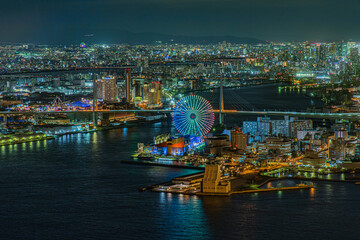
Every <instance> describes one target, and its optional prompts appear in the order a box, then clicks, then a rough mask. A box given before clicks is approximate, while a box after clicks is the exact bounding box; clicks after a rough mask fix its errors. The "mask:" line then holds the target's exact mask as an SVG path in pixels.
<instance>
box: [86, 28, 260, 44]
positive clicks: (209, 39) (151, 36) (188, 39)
mask: <svg viewBox="0 0 360 240" xmlns="http://www.w3.org/2000/svg"><path fill="white" fill-rule="evenodd" d="M106 35H108V37H106ZM105 39H107V41H108V42H109V43H126V44H131V45H136V44H156V43H159V42H161V43H179V44H216V43H219V42H223V41H225V42H228V43H237V44H258V43H266V41H263V40H259V39H256V38H250V37H235V36H200V37H199V36H196V37H195V36H182V35H168V34H161V33H154V32H144V33H133V32H128V31H121V32H118V33H112V34H111V35H110V34H101V35H94V36H92V37H91V38H88V37H85V36H84V41H85V42H86V41H87V40H89V41H90V42H103V41H104V40H105Z"/></svg>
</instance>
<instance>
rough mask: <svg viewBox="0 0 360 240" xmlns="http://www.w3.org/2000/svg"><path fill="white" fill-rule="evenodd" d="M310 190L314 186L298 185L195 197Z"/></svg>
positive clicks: (201, 194) (203, 194) (204, 194)
mask: <svg viewBox="0 0 360 240" xmlns="http://www.w3.org/2000/svg"><path fill="white" fill-rule="evenodd" d="M312 188H314V185H298V186H294V187H280V188H265V189H253V190H243V191H232V192H229V193H202V192H199V193H197V194H196V195H200V196H225V197H228V196H231V195H233V194H246V193H260V192H277V191H291V190H301V189H312Z"/></svg>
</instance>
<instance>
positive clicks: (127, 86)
mask: <svg viewBox="0 0 360 240" xmlns="http://www.w3.org/2000/svg"><path fill="white" fill-rule="evenodd" d="M125 97H126V101H127V102H131V100H132V99H131V70H130V69H125Z"/></svg>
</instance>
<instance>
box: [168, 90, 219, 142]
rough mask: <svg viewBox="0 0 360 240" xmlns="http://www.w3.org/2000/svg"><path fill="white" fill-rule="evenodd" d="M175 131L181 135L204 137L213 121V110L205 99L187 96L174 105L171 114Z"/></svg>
mask: <svg viewBox="0 0 360 240" xmlns="http://www.w3.org/2000/svg"><path fill="white" fill-rule="evenodd" d="M173 119H174V124H175V127H176V129H177V130H178V131H179V132H180V133H181V134H183V135H195V136H204V135H206V134H207V133H209V132H210V130H211V127H212V126H213V124H214V121H215V115H214V113H213V109H212V107H211V105H210V103H209V101H207V100H206V99H205V98H203V97H200V96H195V95H191V96H187V97H184V98H182V99H180V101H179V102H178V103H177V104H176V106H175V108H174V112H173Z"/></svg>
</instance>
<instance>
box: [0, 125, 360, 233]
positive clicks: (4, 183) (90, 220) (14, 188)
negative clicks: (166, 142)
mask: <svg viewBox="0 0 360 240" xmlns="http://www.w3.org/2000/svg"><path fill="white" fill-rule="evenodd" d="M171 129H172V130H174V129H173V127H172V125H171V123H156V124H150V125H141V126H137V127H133V128H124V129H118V130H112V131H104V132H97V133H92V134H76V135H69V136H63V137H60V138H58V139H55V140H52V141H48V142H36V143H27V144H21V145H14V146H8V147H0V226H1V227H0V239H359V236H360V230H359V227H358V226H359V225H360V217H359V215H360V207H359V202H360V187H359V186H356V185H353V184H342V183H323V182H319V183H315V190H314V191H310V190H301V191H290V192H274V193H264V194H249V195H233V196H231V197H229V198H223V197H197V196H186V195H175V194H165V193H162V194H159V193H152V192H138V190H137V189H138V188H139V187H143V186H147V185H149V184H154V183H160V182H164V181H167V180H169V179H171V178H173V177H175V176H179V175H184V174H190V173H193V172H195V171H194V170H184V169H173V168H164V167H149V166H138V165H126V164H121V163H120V161H121V160H123V159H129V156H130V154H131V153H132V151H133V150H135V149H136V145H137V143H138V142H150V141H152V139H153V136H155V135H157V134H160V133H165V132H168V131H169V130H171ZM291 184H293V183H291Z"/></svg>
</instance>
